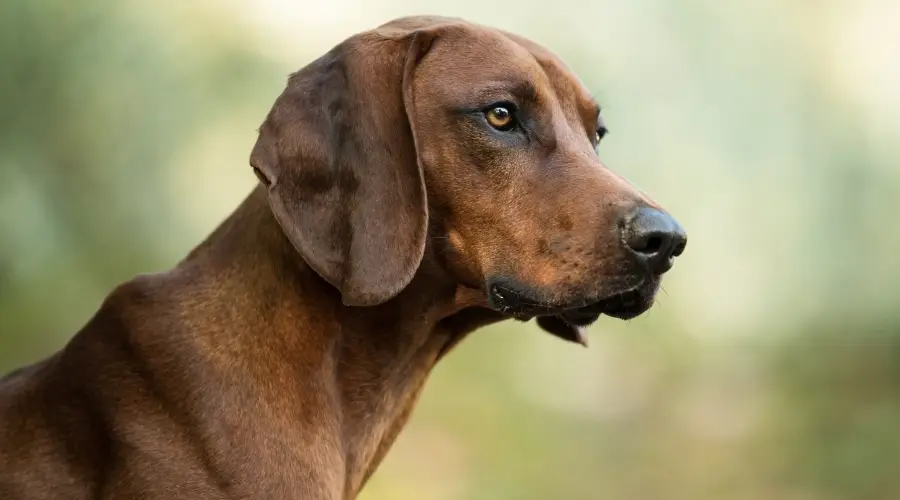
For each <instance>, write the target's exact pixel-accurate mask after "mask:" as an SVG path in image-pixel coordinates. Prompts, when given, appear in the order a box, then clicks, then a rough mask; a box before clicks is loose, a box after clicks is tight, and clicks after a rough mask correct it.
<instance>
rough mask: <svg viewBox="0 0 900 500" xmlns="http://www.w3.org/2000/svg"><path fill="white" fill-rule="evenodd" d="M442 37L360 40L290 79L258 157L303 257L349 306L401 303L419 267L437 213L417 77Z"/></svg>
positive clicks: (380, 35)
mask: <svg viewBox="0 0 900 500" xmlns="http://www.w3.org/2000/svg"><path fill="white" fill-rule="evenodd" d="M431 40H432V35H431V34H429V33H425V32H422V31H412V30H406V31H398V30H396V29H390V30H381V31H379V30H376V31H372V32H368V33H363V34H360V35H356V36H354V37H352V38H350V39H348V40H347V41H345V42H343V43H341V44H340V45H338V46H337V47H335V48H334V49H332V50H331V51H330V52H328V53H327V54H325V55H324V56H322V57H321V58H319V59H318V60H316V61H314V62H312V63H311V64H310V65H308V66H306V67H304V68H303V69H301V70H300V71H298V72H297V73H294V74H293V75H291V76H290V78H289V80H288V84H287V88H286V89H285V90H284V92H283V93H282V94H281V96H280V97H279V98H278V99H277V100H276V102H275V105H274V106H273V107H272V110H271V111H270V112H269V115H268V117H267V118H266V120H265V122H264V123H263V124H262V127H261V128H260V131H259V139H258V140H257V142H256V146H255V147H254V148H253V152H252V154H251V157H250V164H251V165H252V166H253V168H254V170H255V172H256V174H257V176H258V177H259V178H260V180H261V181H262V182H263V183H265V184H266V185H267V187H268V198H269V205H270V206H271V209H272V212H273V213H274V215H275V218H276V219H277V220H278V223H279V224H280V225H281V228H282V230H283V231H284V233H285V234H286V235H287V237H288V239H289V240H290V241H291V243H292V244H293V245H294V247H296V249H297V250H298V251H299V252H300V254H301V255H302V257H303V259H304V260H305V261H306V262H307V264H309V266H310V267H311V268H312V269H314V270H315V271H316V272H317V273H318V274H319V275H320V276H322V278H324V279H325V280H326V281H328V282H329V283H331V284H332V285H333V286H335V287H336V288H337V289H338V290H339V291H340V293H341V297H342V301H343V303H344V304H346V305H351V306H366V305H375V304H379V303H382V302H385V301H387V300H389V299H391V298H392V297H394V296H396V295H397V294H398V293H399V292H400V291H401V290H402V289H403V288H405V287H406V285H408V284H409V282H410V281H411V280H412V277H413V275H414V274H415V272H416V270H417V269H418V267H419V264H420V263H421V260H422V255H423V253H424V249H425V237H426V233H427V226H428V207H427V200H426V194H425V184H424V180H423V172H422V166H421V164H420V161H419V157H418V154H417V151H416V138H415V124H414V119H415V116H414V114H413V112H412V95H411V92H412V88H413V85H412V78H413V71H414V69H415V66H416V63H417V62H418V60H419V59H420V58H421V57H422V56H424V54H425V53H426V51H427V50H428V47H429V45H430V43H431Z"/></svg>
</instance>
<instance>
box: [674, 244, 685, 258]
mask: <svg viewBox="0 0 900 500" xmlns="http://www.w3.org/2000/svg"><path fill="white" fill-rule="evenodd" d="M686 246H687V240H682V242H681V243H679V244H678V246H676V247H675V250H673V251H672V257H678V256H679V255H681V254H683V253H684V248H685V247H686Z"/></svg>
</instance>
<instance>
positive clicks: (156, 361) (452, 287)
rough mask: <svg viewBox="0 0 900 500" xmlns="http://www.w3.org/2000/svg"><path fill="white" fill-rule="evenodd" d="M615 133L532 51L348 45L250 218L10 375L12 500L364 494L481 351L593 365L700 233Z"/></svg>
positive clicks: (3, 389) (492, 43) (465, 28)
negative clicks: (441, 382) (615, 151)
mask: <svg viewBox="0 0 900 500" xmlns="http://www.w3.org/2000/svg"><path fill="white" fill-rule="evenodd" d="M606 132H607V128H606V126H605V125H604V122H603V121H602V119H601V117H600V108H599V106H598V105H597V103H596V102H595V101H594V100H593V99H592V97H591V96H590V94H589V93H588V92H587V90H586V89H585V87H584V85H583V84H582V83H581V82H580V81H579V80H578V79H577V78H576V76H575V75H574V74H573V73H572V72H571V71H570V70H569V69H568V68H567V67H566V66H565V65H564V63H563V62H562V61H561V60H560V59H559V58H558V57H557V56H555V55H554V54H553V53H551V52H550V51H548V50H547V49H545V48H543V47H541V46H539V45H537V44H535V43H533V42H531V41H529V40H527V39H525V38H522V37H520V36H517V35H514V34H511V33H507V32H503V31H500V30H497V29H493V28H489V27H486V26H482V25H478V24H474V23H469V22H466V21H464V20H461V19H456V18H442V17H407V18H401V19H397V20H394V21H392V22H389V23H387V24H384V25H382V26H380V27H378V28H376V29H373V30H371V31H367V32H364V33H360V34H357V35H355V36H352V37H350V38H349V39H347V40H345V41H344V42H342V43H340V44H339V45H337V46H336V47H335V48H333V49H332V50H331V51H329V52H328V53H326V54H325V55H323V56H322V57H321V58H319V59H317V60H315V61H313V62H312V63H310V64H309V65H307V66H306V67H304V68H302V69H301V70H299V71H298V72H296V73H294V74H292V75H291V76H290V77H289V79H288V82H287V86H286V88H285V90H284V92H283V93H282V94H281V95H280V96H279V97H278V98H277V100H276V101H275V104H274V106H273V107H272V109H271V111H270V112H269V113H268V115H267V117H266V118H265V121H264V122H263V124H262V126H261V127H260V129H259V137H258V140H257V142H256V144H255V146H254V148H253V150H252V152H251V155H250V165H251V166H252V168H253V171H254V172H255V174H256V176H257V177H258V180H259V182H258V184H257V186H256V187H255V188H254V189H253V190H252V191H251V193H250V194H249V195H248V197H247V198H246V199H245V200H244V201H243V203H242V204H241V205H240V207H239V208H238V209H237V210H236V211H235V212H233V213H232V214H231V215H230V216H229V217H228V218H227V219H226V220H225V221H224V222H223V223H222V224H221V225H220V226H219V227H218V228H217V229H215V230H214V231H213V232H212V234H211V235H210V236H209V237H208V238H207V239H206V240H205V241H203V242H202V243H201V244H200V245H199V246H197V247H196V248H195V249H193V250H192V251H191V252H190V253H189V254H188V255H187V257H186V258H185V259H184V260H182V261H181V262H180V263H178V264H177V265H176V266H175V267H174V268H173V269H171V270H169V271H167V272H163V273H159V274H152V275H141V276H138V277H136V278H134V279H132V280H131V281H128V282H126V283H123V284H121V285H119V286H118V287H117V288H115V289H114V290H113V291H112V292H111V293H110V294H109V295H108V296H107V297H106V299H105V300H104V301H103V303H102V305H101V306H100V307H99V310H98V311H97V312H96V314H95V315H94V316H93V317H92V318H91V319H90V320H89V321H88V322H87V324H86V325H85V326H84V327H83V328H82V329H81V330H80V331H79V332H78V333H77V334H76V335H75V336H74V337H73V338H72V340H71V341H70V342H69V343H68V344H67V345H66V346H65V347H64V348H63V349H62V350H61V351H59V352H57V353H56V354H54V355H52V356H50V357H49V358H47V359H45V360H43V361H41V362H38V363H37V364H34V365H31V366H29V367H25V368H23V369H20V370H18V371H16V372H13V373H12V374H10V375H8V376H7V377H5V378H4V379H3V380H2V383H0V498H2V499H4V500H26V499H27V500H45V499H46V500H49V499H54V500H56V499H63V498H64V499H71V500H81V499H84V500H86V499H125V498H127V499H144V500H156V499H176V498H190V499H196V500H212V499H217V500H218V499H222V500H224V499H275V498H277V499H288V498H293V499H308V500H339V499H352V498H356V496H357V494H358V492H359V491H360V490H361V488H362V487H363V486H364V485H365V484H366V481H367V480H368V479H369V477H370V476H371V475H372V473H373V472H374V471H375V470H376V468H377V467H378V465H379V463H380V462H381V461H382V459H383V458H384V456H385V454H386V453H387V452H388V449H389V448H390V446H391V444H392V443H393V441H394V439H395V438H396V437H397V435H398V433H399V432H400V430H401V429H402V428H403V426H404V424H405V423H406V422H407V420H408V418H409V416H410V412H411V411H412V409H413V407H414V405H415V403H416V400H417V398H418V397H419V394H420V392H421V391H422V388H423V385H424V384H425V381H426V379H427V377H428V374H429V372H430V371H431V369H432V368H433V367H434V366H435V364H436V363H437V362H438V361H439V360H440V359H442V358H443V357H444V356H445V355H446V354H447V353H448V352H449V351H450V350H451V349H452V348H453V347H454V346H455V345H457V344H458V343H459V342H460V341H461V340H462V339H463V338H465V337H466V336H467V335H468V334H469V333H471V332H473V331H474V330H477V329H478V328H480V327H483V326H486V325H489V324H492V323H496V322H498V321H503V320H506V319H515V320H520V321H529V320H532V319H534V320H535V321H536V322H537V324H538V325H539V326H540V327H541V328H542V329H544V330H546V331H547V332H549V333H551V334H553V335H555V336H557V337H560V338H561V339H564V340H566V341H571V342H577V343H582V344H584V343H585V342H586V336H585V333H584V329H585V327H586V326H587V325H590V324H591V323H593V322H594V321H596V320H597V319H598V317H599V316H601V315H606V316H611V317H614V318H622V319H628V318H634V317H636V316H638V315H640V314H641V313H643V312H644V311H646V310H648V309H649V308H650V307H651V305H652V304H653V301H654V297H655V294H656V292H657V289H658V287H659V283H660V280H661V277H662V275H663V274H664V273H665V272H666V271H668V270H669V269H670V268H671V266H672V264H673V262H674V259H675V258H676V257H677V256H678V255H680V254H681V253H682V252H683V251H684V248H685V245H686V243H687V236H686V234H685V231H684V230H683V229H682V227H681V226H680V225H679V223H678V222H676V220H675V219H674V218H673V217H672V216H671V215H669V214H668V213H667V212H666V211H665V210H663V209H662V208H661V207H660V206H659V205H657V204H656V203H655V202H654V201H652V200H651V199H650V198H649V197H648V196H647V195H646V194H644V193H643V192H641V191H639V190H638V189H636V188H635V187H633V186H632V185H631V184H629V183H628V182H627V181H626V180H625V179H623V178H622V177H620V176H619V175H617V174H615V173H613V172H612V171H611V170H609V169H608V168H606V167H605V166H604V165H603V164H602V163H601V161H600V159H599V158H598V155H597V146H598V144H599V143H600V141H601V139H603V137H604V135H605V134H606Z"/></svg>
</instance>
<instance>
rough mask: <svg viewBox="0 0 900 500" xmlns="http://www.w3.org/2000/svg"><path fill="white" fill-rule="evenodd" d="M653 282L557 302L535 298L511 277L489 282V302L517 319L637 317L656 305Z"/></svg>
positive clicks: (575, 321)
mask: <svg viewBox="0 0 900 500" xmlns="http://www.w3.org/2000/svg"><path fill="white" fill-rule="evenodd" d="M653 281H654V280H647V279H645V280H642V281H641V282H640V283H638V284H636V285H633V286H630V287H627V288H624V289H622V290H620V291H617V292H615V293H612V294H609V295H607V296H605V297H602V298H599V299H586V300H581V301H578V302H570V303H554V302H549V301H543V300H540V299H537V298H534V297H535V295H536V294H535V293H533V292H532V290H531V289H530V288H528V287H523V286H521V285H518V284H517V283H512V282H510V281H509V280H495V281H493V282H492V283H490V284H489V285H488V302H489V303H490V305H491V307H492V308H493V309H495V310H497V311H499V312H501V313H504V314H508V315H510V316H512V317H515V318H519V319H530V318H532V317H535V316H560V317H563V318H564V319H566V320H567V322H569V323H572V324H575V325H579V326H582V325H587V324H590V323H593V322H594V321H596V320H597V317H599V315H600V314H607V315H610V316H613V317H622V316H626V317H633V316H637V315H638V314H640V313H642V312H644V311H645V310H646V309H647V308H649V306H650V305H651V304H652V296H653V294H654V292H655V288H656V287H655V286H654V285H653V284H652V283H653ZM648 302H649V303H648Z"/></svg>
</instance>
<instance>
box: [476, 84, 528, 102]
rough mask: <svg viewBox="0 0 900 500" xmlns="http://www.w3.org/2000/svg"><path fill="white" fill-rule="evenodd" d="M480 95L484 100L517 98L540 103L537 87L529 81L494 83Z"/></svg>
mask: <svg viewBox="0 0 900 500" xmlns="http://www.w3.org/2000/svg"><path fill="white" fill-rule="evenodd" d="M480 94H481V99H482V100H495V99H496V100H502V99H509V98H510V97H516V98H518V99H521V100H523V101H528V102H538V101H540V94H539V93H538V90H537V87H535V86H534V84H533V83H532V82H530V81H528V80H515V81H504V80H500V81H494V82H491V84H490V85H489V86H488V87H487V88H486V89H484V90H483V91H482V92H481V93H480Z"/></svg>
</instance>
